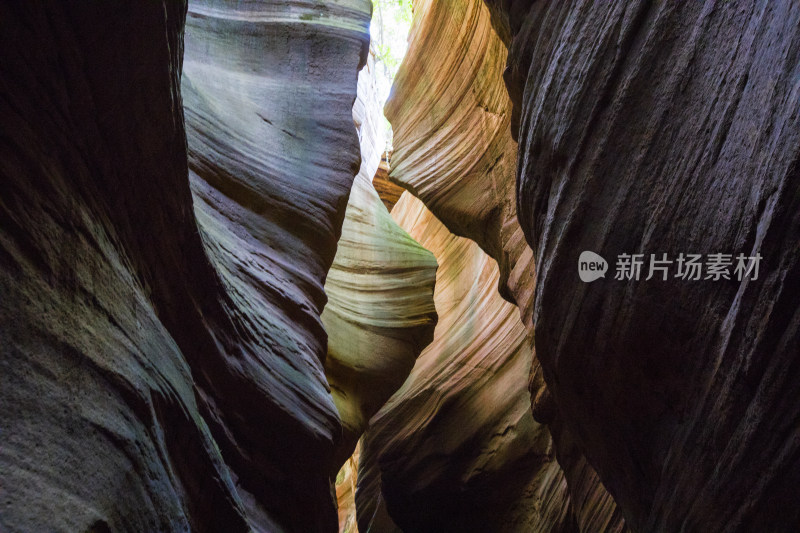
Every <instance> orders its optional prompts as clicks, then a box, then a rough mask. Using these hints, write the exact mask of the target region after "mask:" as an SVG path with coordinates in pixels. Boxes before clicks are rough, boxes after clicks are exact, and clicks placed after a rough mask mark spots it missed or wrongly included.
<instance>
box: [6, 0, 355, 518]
mask: <svg viewBox="0 0 800 533" xmlns="http://www.w3.org/2000/svg"><path fill="white" fill-rule="evenodd" d="M186 10H187V5H186V3H182V2H167V3H164V4H163V5H161V4H149V3H142V4H139V3H135V4H133V3H131V4H130V5H125V6H124V7H121V6H119V5H114V6H113V7H112V6H110V5H106V4H92V5H91V6H89V5H84V6H82V7H79V6H71V7H70V8H69V9H67V8H65V7H64V6H63V5H62V4H61V3H58V2H45V3H6V4H3V6H2V7H0V26H2V32H0V35H1V36H2V37H0V39H1V40H2V44H3V50H4V60H3V62H2V65H0V71H1V72H2V80H3V82H2V85H0V95H2V97H0V116H2V118H3V121H2V133H3V134H2V136H0V151H1V152H2V154H3V155H2V158H0V159H1V161H2V162H0V174H2V179H0V188H2V194H1V195H0V198H2V200H0V218H1V219H2V223H1V224H0V294H2V298H1V299H0V332H1V333H2V338H3V343H2V347H1V348H0V349H1V350H2V358H0V361H2V365H3V367H2V368H3V370H2V372H0V413H1V414H0V424H1V425H0V431H1V432H2V436H3V445H2V446H0V474H1V476H0V477H2V479H3V482H2V485H3V486H2V494H3V495H2V503H0V506H2V507H1V508H0V524H1V525H2V528H3V529H4V530H6V529H7V530H9V531H48V530H69V531H189V530H191V531H249V530H257V531H281V530H288V531H335V530H336V527H337V520H336V508H335V502H334V498H333V495H332V483H331V480H330V470H331V468H332V464H333V460H334V459H333V458H334V453H335V449H336V446H337V444H338V442H339V440H340V438H341V424H340V421H339V416H338V414H337V412H336V409H335V406H334V402H333V400H332V397H331V396H330V393H329V389H328V384H327V380H326V377H325V374H324V369H323V361H324V359H325V353H326V344H327V343H326V336H325V333H324V330H323V328H322V325H321V320H320V318H319V315H320V313H321V312H322V308H323V306H324V304H325V295H324V292H323V282H324V278H325V274H326V271H327V269H328V267H329V266H330V264H331V263H332V261H333V258H334V253H335V249H336V244H335V243H336V241H337V239H338V235H339V230H340V226H341V223H342V221H343V219H344V214H345V206H346V203H347V197H348V195H349V190H350V185H351V182H352V180H353V176H354V174H355V173H356V172H357V170H358V166H359V162H360V157H359V146H358V138H357V136H356V130H355V128H354V126H353V118H352V105H353V101H354V98H355V94H356V80H357V73H358V70H359V68H360V65H361V64H362V63H363V62H364V61H365V59H366V46H367V42H368V33H367V24H368V20H369V12H370V4H369V2H368V1H349V2H348V1H338V2H334V1H331V2H326V3H324V4H323V3H317V4H314V5H309V4H308V3H307V2H299V1H298V2H268V3H263V2H259V3H256V2H240V3H237V4H233V3H229V2H202V1H198V2H191V4H190V6H189V13H188V24H187V30H186V45H185V52H186V55H185V63H184V42H183V31H184V30H183V29H184V22H185V20H186V17H187V15H186ZM183 66H185V69H184V70H183V76H184V77H183V85H182V84H181V72H182V67H183ZM181 85H182V86H181ZM182 93H183V94H182ZM182 104H183V105H185V110H184V109H182ZM184 112H185V115H186V130H187V131H188V147H189V153H188V157H187V151H186V149H187V135H186V134H185V133H184V116H183V115H184Z"/></svg>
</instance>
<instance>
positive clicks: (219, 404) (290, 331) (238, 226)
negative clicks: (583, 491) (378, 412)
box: [183, 0, 370, 531]
mask: <svg viewBox="0 0 800 533" xmlns="http://www.w3.org/2000/svg"><path fill="white" fill-rule="evenodd" d="M369 14H370V5H369V3H368V2H365V1H362V0H350V1H341V2H328V3H325V4H318V5H313V6H309V5H308V4H307V3H305V2H280V3H277V2H276V3H267V4H264V3H245V4H238V5H233V4H231V3H229V2H219V1H201V0H198V1H197V2H192V3H191V4H190V6H189V13H188V16H187V29H186V58H185V61H184V77H183V94H184V103H185V106H186V126H187V134H188V138H189V169H190V179H191V183H192V191H193V193H194V197H195V211H196V213H197V219H198V222H199V225H200V229H201V234H202V236H203V240H204V242H205V244H206V249H207V251H208V254H209V257H210V258H211V260H212V262H213V263H214V265H215V267H216V268H217V270H218V271H219V272H220V274H221V277H222V282H223V283H224V285H225V287H226V288H227V290H228V294H229V295H230V296H231V299H232V303H233V304H234V305H235V308H234V309H232V310H231V311H230V313H231V314H232V315H233V319H234V321H235V324H236V326H237V329H238V332H239V339H237V340H238V343H237V344H239V347H238V348H239V351H238V353H237V354H236V357H235V358H233V360H231V361H230V362H229V363H228V364H226V365H224V366H222V367H221V368H218V369H215V371H214V373H213V374H212V375H211V376H210V379H209V380H208V381H209V383H208V387H209V388H210V389H211V390H212V391H213V392H210V393H208V394H207V395H208V396H210V397H211V398H213V400H211V401H209V404H210V405H209V409H208V412H207V413H206V417H207V419H208V420H209V424H210V426H211V429H212V431H213V432H214V435H215V438H216V440H217V442H218V443H219V445H220V449H221V451H222V454H223V457H225V459H226V462H228V463H229V464H230V465H231V466H232V468H233V470H234V472H235V473H236V475H237V477H238V486H239V489H240V491H241V492H244V493H247V494H249V495H252V498H250V497H248V498H246V501H252V502H254V503H255V504H256V506H257V508H256V509H255V511H254V514H255V515H260V514H262V513H263V511H266V512H267V514H270V515H273V516H277V517H278V520H279V522H280V523H281V524H283V525H284V526H285V527H287V528H289V529H290V530H293V531H300V530H303V531H305V530H309V531H311V530H317V529H330V528H335V524H336V514H335V507H334V502H333V501H332V499H331V487H330V480H329V476H330V475H331V472H334V471H335V470H336V469H337V468H338V465H335V464H334V463H335V459H334V455H333V453H334V451H335V449H336V448H337V447H338V446H339V443H340V435H341V426H340V420H339V416H338V413H337V411H336V409H335V406H334V404H333V402H332V400H331V396H330V392H329V387H328V383H327V380H326V376H325V374H324V368H323V362H324V360H325V354H326V343H325V339H326V335H325V332H324V330H323V327H322V323H321V320H320V314H321V312H322V308H323V306H324V305H325V301H326V299H325V293H324V291H323V283H324V280H325V275H326V272H327V270H328V268H329V267H330V265H331V263H332V261H333V256H334V253H335V243H336V241H337V240H338V236H339V230H340V227H341V224H342V220H343V217H344V211H345V206H346V202H347V198H348V196H349V191H350V186H351V184H352V181H353V175H354V174H355V173H356V172H357V170H358V167H359V163H360V157H359V145H358V138H357V137H356V135H355V129H354V127H353V112H352V108H353V101H354V96H355V94H356V81H357V72H358V70H359V68H360V66H361V65H362V64H363V63H364V62H365V61H366V46H367V34H366V27H367V23H368V21H369ZM265 50H266V51H269V53H265ZM255 405H258V406H260V408H258V409H254V408H253V406H255Z"/></svg>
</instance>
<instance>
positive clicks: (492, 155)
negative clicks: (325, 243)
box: [386, 0, 623, 533]
mask: <svg viewBox="0 0 800 533" xmlns="http://www.w3.org/2000/svg"><path fill="white" fill-rule="evenodd" d="M431 50H434V51H435V53H431V52H430V51H431ZM506 57H507V49H506V46H505V44H504V43H503V41H502V40H501V38H500V37H498V35H497V33H496V32H495V30H494V29H493V28H492V24H491V17H490V13H489V10H488V9H487V8H486V6H484V4H483V2H481V1H480V0H460V1H453V2H431V1H421V2H418V3H416V4H415V18H414V27H413V28H412V32H411V36H410V47H409V52H408V55H407V56H406V59H405V60H404V63H403V65H402V67H401V69H400V72H399V73H398V76H397V79H396V81H395V85H394V87H393V94H392V98H391V100H390V101H389V103H388V105H387V107H386V113H387V116H388V117H389V119H390V120H391V122H392V125H393V127H394V129H395V138H394V145H395V148H396V150H395V152H394V154H393V157H392V159H391V161H392V170H391V173H390V179H392V180H393V181H395V182H397V183H400V184H401V185H403V186H404V187H407V188H409V189H410V190H412V191H413V192H414V193H415V194H417V195H418V196H419V197H420V198H421V199H422V200H423V201H424V202H425V205H426V206H428V207H429V208H430V209H431V210H432V211H433V212H434V213H435V214H436V216H438V217H440V218H441V220H442V222H443V223H444V224H445V225H446V226H447V227H448V229H450V230H451V231H453V232H455V233H457V234H459V235H462V236H466V237H469V238H471V239H474V240H475V241H476V242H477V243H478V244H480V246H481V248H483V249H484V250H485V251H486V252H487V253H489V254H490V255H491V256H492V257H493V258H494V259H496V260H497V262H498V264H499V265H500V271H501V280H500V290H501V292H502V293H503V295H504V296H505V297H506V298H508V299H509V300H512V301H514V302H516V303H517V305H518V307H519V312H520V313H521V315H522V317H523V321H524V322H525V324H526V326H527V328H528V330H529V331H530V332H532V331H533V324H532V320H531V314H532V311H533V305H532V299H533V293H534V288H535V286H534V261H533V253H532V251H531V249H530V248H529V247H528V245H527V243H526V242H525V238H524V235H523V233H522V228H521V227H520V225H519V223H518V222H517V217H516V188H515V179H516V177H515V176H516V175H515V171H516V157H517V145H516V143H515V142H514V140H513V139H512V136H511V129H510V124H511V116H512V112H511V111H512V105H511V101H510V99H509V97H508V94H507V90H506V87H505V85H504V83H503V77H502V73H503V69H504V67H505V64H506ZM480 312H482V311H480ZM529 348H530V347H529ZM528 357H531V356H530V354H529V355H528ZM529 387H530V390H531V394H532V396H533V398H532V401H533V411H534V416H535V417H537V419H538V420H539V421H540V422H544V423H547V424H548V425H549V431H550V432H551V433H552V434H553V437H554V439H555V445H556V448H557V451H558V454H557V455H558V458H559V461H560V463H561V464H562V465H563V468H564V470H565V473H566V478H567V482H568V483H567V486H568V490H564V488H565V485H563V484H561V477H550V478H549V479H551V480H552V481H553V482H554V483H555V485H554V487H553V490H561V491H562V492H561V494H560V496H559V498H561V499H562V500H563V501H564V504H565V505H568V506H569V513H570V515H571V518H570V520H571V522H573V526H571V527H574V528H576V529H577V530H578V531H587V532H593V533H595V532H601V531H620V530H621V529H622V527H623V526H622V520H621V517H620V516H619V513H618V512H616V506H615V505H614V502H613V499H611V497H610V496H609V495H608V493H607V492H606V491H605V489H604V487H603V486H602V484H601V483H600V482H599V480H598V478H597V475H596V474H595V472H594V471H593V470H592V468H591V466H590V465H589V464H588V463H587V462H586V460H585V458H584V457H583V456H582V454H581V452H580V449H579V448H578V447H577V446H576V444H575V439H574V438H573V437H572V436H571V435H570V434H569V432H568V430H567V429H566V428H564V425H563V424H562V423H561V422H560V421H559V419H558V416H557V412H555V410H554V409H553V408H552V402H551V401H550V400H549V398H550V396H549V392H548V391H547V387H546V385H545V382H544V379H543V376H542V371H541V365H540V364H539V363H538V361H537V360H536V359H535V358H534V360H533V363H532V365H531V373H530V383H529ZM537 527H539V528H541V530H548V531H549V530H553V529H554V528H555V527H557V526H556V525H546V524H542V523H539V524H538V525H537Z"/></svg>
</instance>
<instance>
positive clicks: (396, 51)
mask: <svg viewBox="0 0 800 533" xmlns="http://www.w3.org/2000/svg"><path fill="white" fill-rule="evenodd" d="M442 1H450V0H442ZM372 7H373V9H372V22H371V24H370V34H371V37H372V50H373V51H374V53H375V67H376V75H377V82H378V87H379V90H378V93H379V95H380V99H381V100H382V101H383V102H385V101H386V98H387V97H388V96H389V90H390V87H391V86H392V83H393V82H394V77H395V76H396V75H397V71H398V70H399V69H400V63H401V62H402V61H403V56H405V54H406V48H408V43H407V39H408V32H409V30H410V29H411V20H412V18H413V9H412V0H372ZM384 122H385V129H386V132H387V139H389V145H391V140H390V139H391V137H392V133H391V131H392V129H391V125H390V124H389V121H388V120H386V119H385V118H384Z"/></svg>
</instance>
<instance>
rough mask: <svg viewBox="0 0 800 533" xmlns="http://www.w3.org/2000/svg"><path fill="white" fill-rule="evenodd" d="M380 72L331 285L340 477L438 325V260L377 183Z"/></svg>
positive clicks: (358, 109) (358, 107)
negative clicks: (398, 218) (390, 207)
mask: <svg viewBox="0 0 800 533" xmlns="http://www.w3.org/2000/svg"><path fill="white" fill-rule="evenodd" d="M374 67H375V65H374V61H373V60H372V59H370V61H369V62H368V63H367V66H365V67H364V69H362V70H361V73H360V74H359V83H358V98H357V100H356V104H355V106H354V107H353V117H354V119H355V122H356V125H357V126H358V133H359V137H360V139H361V157H362V161H361V168H360V170H359V173H358V175H356V179H355V182H354V183H353V189H352V190H351V192H350V199H349V201H348V205H347V212H346V216H345V220H344V224H343V226H342V236H341V238H340V239H339V244H338V249H337V251H336V257H335V258H334V261H333V265H332V266H331V269H330V272H329V273H328V278H327V281H326V282H325V292H326V293H327V295H328V304H327V305H326V306H325V310H324V311H323V313H322V322H323V324H324V325H325V330H326V331H327V332H328V356H327V359H326V361H325V373H326V376H327V378H328V382H329V383H330V386H331V392H332V394H333V400H334V403H335V404H336V408H337V409H338V411H339V415H340V417H341V419H342V426H343V429H344V438H343V440H342V442H341V443H340V444H339V446H338V448H337V457H336V461H335V463H334V465H333V466H334V468H335V470H338V469H339V467H340V466H342V464H344V462H345V460H346V459H347V458H348V457H350V455H351V454H352V453H353V450H354V448H355V446H356V442H357V441H358V439H359V438H360V437H361V435H362V433H364V430H365V429H366V428H367V424H368V422H369V419H370V418H371V417H372V415H374V414H375V413H376V412H377V411H378V409H379V408H380V407H381V406H382V405H383V404H384V403H385V402H386V400H388V399H389V397H390V396H391V395H392V394H394V392H395V391H396V390H397V389H398V388H400V385H402V384H403V381H405V379H406V377H407V376H408V374H409V372H411V368H412V367H413V366H414V361H415V360H416V358H417V356H418V355H419V353H420V351H421V350H422V349H423V348H424V347H425V346H426V345H427V344H428V343H430V341H431V339H432V338H433V329H434V326H435V325H436V309H435V308H434V303H433V287H434V282H435V281H436V267H437V264H436V259H435V258H434V257H433V254H431V253H430V252H429V251H428V250H426V249H424V248H423V247H422V246H420V245H419V244H418V243H417V242H416V241H415V240H414V239H412V238H411V237H410V236H409V235H408V234H407V233H406V232H405V231H403V229H401V228H400V227H399V226H398V225H397V224H396V223H395V221H394V220H393V219H392V217H391V215H390V214H389V212H388V211H387V210H386V207H385V206H384V204H383V203H382V202H381V199H380V197H379V196H378V193H377V192H376V191H375V188H374V187H373V186H372V183H371V179H372V176H374V175H375V173H376V171H377V169H378V165H379V164H380V162H381V155H382V152H383V148H384V146H385V140H384V136H383V125H382V123H381V120H382V112H381V108H380V104H379V102H378V97H377V91H376V86H375V77H374V73H373V70H374Z"/></svg>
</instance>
